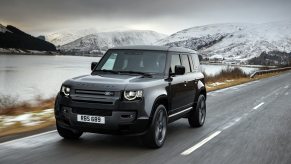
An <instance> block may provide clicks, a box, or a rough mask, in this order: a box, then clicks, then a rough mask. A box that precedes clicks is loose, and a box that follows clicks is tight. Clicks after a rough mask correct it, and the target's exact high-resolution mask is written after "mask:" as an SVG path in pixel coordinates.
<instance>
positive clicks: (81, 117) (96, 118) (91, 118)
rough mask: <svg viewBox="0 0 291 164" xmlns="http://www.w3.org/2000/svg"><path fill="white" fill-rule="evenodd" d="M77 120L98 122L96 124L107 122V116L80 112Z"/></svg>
mask: <svg viewBox="0 0 291 164" xmlns="http://www.w3.org/2000/svg"><path fill="white" fill-rule="evenodd" d="M77 121H79V122H89V123H96V124H105V117H101V116H90V115H80V114H78V115H77Z"/></svg>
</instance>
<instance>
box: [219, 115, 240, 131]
mask: <svg viewBox="0 0 291 164" xmlns="http://www.w3.org/2000/svg"><path fill="white" fill-rule="evenodd" d="M241 119H242V117H237V118H235V119H233V120H232V121H231V122H229V123H227V124H226V125H225V126H224V127H223V128H222V130H226V129H228V128H230V127H232V126H233V125H235V124H236V123H237V122H239V121H240V120H241Z"/></svg>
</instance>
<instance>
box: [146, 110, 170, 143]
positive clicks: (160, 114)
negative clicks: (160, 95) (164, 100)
mask: <svg viewBox="0 0 291 164" xmlns="http://www.w3.org/2000/svg"><path fill="white" fill-rule="evenodd" d="M167 118H168V117H167V110H166V108H165V106H164V105H158V106H157V107H156V108H155V113H154V116H153V120H152V123H151V126H150V128H149V131H148V132H147V133H146V134H145V135H144V136H142V140H143V143H144V144H145V145H146V146H147V147H150V148H160V147H162V146H163V144H164V142H165V139H166V134H167V123H168V121H167Z"/></svg>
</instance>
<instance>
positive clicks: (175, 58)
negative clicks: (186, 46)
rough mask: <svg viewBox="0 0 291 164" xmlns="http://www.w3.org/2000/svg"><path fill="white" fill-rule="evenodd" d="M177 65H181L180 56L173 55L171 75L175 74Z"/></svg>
mask: <svg viewBox="0 0 291 164" xmlns="http://www.w3.org/2000/svg"><path fill="white" fill-rule="evenodd" d="M176 65H181V60H180V56H179V55H178V54H175V55H172V60H171V70H170V72H171V73H175V66H176Z"/></svg>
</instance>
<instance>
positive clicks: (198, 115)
mask: <svg viewBox="0 0 291 164" xmlns="http://www.w3.org/2000/svg"><path fill="white" fill-rule="evenodd" d="M205 118H206V102H205V96H204V95H199V97H198V101H197V105H196V107H194V108H193V110H192V111H191V112H190V113H189V116H188V122H189V125H190V127H192V128H195V127H201V126H203V124H204V122H205Z"/></svg>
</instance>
